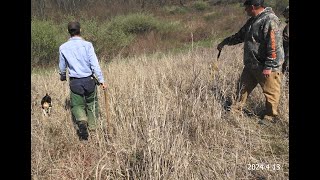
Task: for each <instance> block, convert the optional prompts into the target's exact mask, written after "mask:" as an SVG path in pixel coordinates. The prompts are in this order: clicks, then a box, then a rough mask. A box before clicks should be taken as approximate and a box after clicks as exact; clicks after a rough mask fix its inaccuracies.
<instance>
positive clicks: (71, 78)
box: [69, 75, 91, 80]
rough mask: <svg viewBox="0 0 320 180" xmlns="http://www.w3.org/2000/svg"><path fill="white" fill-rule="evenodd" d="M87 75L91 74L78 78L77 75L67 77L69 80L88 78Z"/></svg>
mask: <svg viewBox="0 0 320 180" xmlns="http://www.w3.org/2000/svg"><path fill="white" fill-rule="evenodd" d="M89 77H91V75H90V76H87V77H80V78H78V77H69V79H70V80H73V79H85V78H89Z"/></svg>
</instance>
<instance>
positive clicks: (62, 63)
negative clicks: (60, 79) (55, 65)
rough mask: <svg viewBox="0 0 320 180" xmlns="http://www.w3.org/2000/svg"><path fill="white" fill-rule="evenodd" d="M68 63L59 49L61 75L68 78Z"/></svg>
mask: <svg viewBox="0 0 320 180" xmlns="http://www.w3.org/2000/svg"><path fill="white" fill-rule="evenodd" d="M66 69H67V63H66V59H65V57H64V56H63V54H62V51H61V49H60V48H59V74H60V75H62V76H66Z"/></svg>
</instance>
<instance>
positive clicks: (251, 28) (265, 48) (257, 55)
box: [223, 7, 284, 71]
mask: <svg viewBox="0 0 320 180" xmlns="http://www.w3.org/2000/svg"><path fill="white" fill-rule="evenodd" d="M242 42H244V58H243V62H244V65H245V66H247V67H251V68H254V69H256V68H260V69H271V70H272V71H279V70H280V69H281V65H282V63H283V61H284V52H283V42H282V31H281V30H280V20H279V18H278V17H277V16H276V15H275V14H274V12H273V11H272V9H271V8H270V7H266V8H265V9H264V10H263V11H262V12H261V13H260V14H259V15H257V16H255V17H250V18H249V19H248V21H247V22H246V23H245V25H244V26H243V27H242V28H241V29H240V30H239V31H238V32H237V33H235V34H234V35H232V36H230V37H227V38H226V39H224V40H223V43H224V44H226V45H235V44H239V43H242Z"/></svg>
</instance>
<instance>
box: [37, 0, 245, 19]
mask: <svg viewBox="0 0 320 180" xmlns="http://www.w3.org/2000/svg"><path fill="white" fill-rule="evenodd" d="M197 1H201V2H206V3H208V4H210V5H218V4H229V3H237V2H242V1H243V0H208V1H204V0H31V12H32V16H39V17H47V18H48V17H50V16H51V15H53V14H54V13H59V12H61V13H69V14H76V13H78V12H79V11H83V10H88V11H89V10H90V9H93V8H94V7H100V8H103V9H104V10H105V11H106V12H108V11H109V10H110V9H116V10H119V9H122V10H123V11H127V10H130V9H131V10H139V9H142V10H145V9H153V8H159V7H164V6H172V5H178V6H185V5H186V4H188V3H193V2H197ZM95 9H96V8H95ZM96 13H99V12H98V11H96ZM96 15H97V16H98V15H99V14H96Z"/></svg>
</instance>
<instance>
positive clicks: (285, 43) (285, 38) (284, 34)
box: [282, 23, 289, 59]
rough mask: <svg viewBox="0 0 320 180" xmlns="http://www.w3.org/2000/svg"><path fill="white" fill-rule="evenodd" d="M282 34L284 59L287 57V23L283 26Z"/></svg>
mask: <svg viewBox="0 0 320 180" xmlns="http://www.w3.org/2000/svg"><path fill="white" fill-rule="evenodd" d="M282 36H283V49H284V55H285V59H289V23H288V24H287V25H286V26H285V28H284V30H283V34H282Z"/></svg>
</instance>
